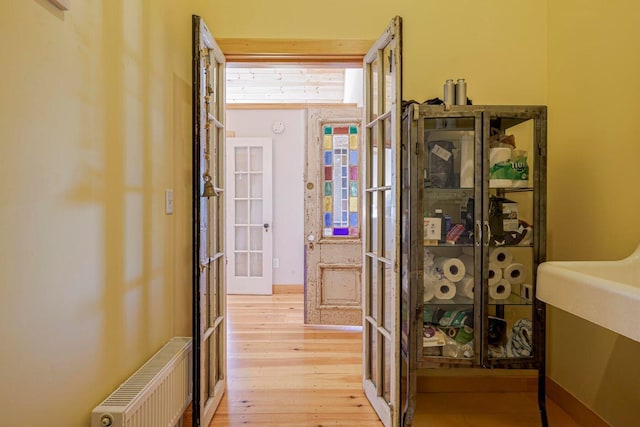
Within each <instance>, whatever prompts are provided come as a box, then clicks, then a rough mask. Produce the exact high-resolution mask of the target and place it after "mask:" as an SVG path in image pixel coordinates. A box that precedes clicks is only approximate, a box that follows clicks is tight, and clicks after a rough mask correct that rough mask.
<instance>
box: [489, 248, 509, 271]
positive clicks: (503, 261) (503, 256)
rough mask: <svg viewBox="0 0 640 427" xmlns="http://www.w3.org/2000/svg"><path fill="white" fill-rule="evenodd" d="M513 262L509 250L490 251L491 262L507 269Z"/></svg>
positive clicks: (495, 249) (494, 249)
mask: <svg viewBox="0 0 640 427" xmlns="http://www.w3.org/2000/svg"><path fill="white" fill-rule="evenodd" d="M512 261H513V254H512V253H511V252H509V250H508V249H507V248H493V249H491V250H490V251H489V262H490V263H494V264H495V265H497V266H498V267H500V268H505V267H506V266H508V265H509V264H511V262H512Z"/></svg>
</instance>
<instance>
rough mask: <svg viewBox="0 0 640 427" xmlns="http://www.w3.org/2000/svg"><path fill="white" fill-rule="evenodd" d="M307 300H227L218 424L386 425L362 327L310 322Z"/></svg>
mask: <svg viewBox="0 0 640 427" xmlns="http://www.w3.org/2000/svg"><path fill="white" fill-rule="evenodd" d="M303 304H304V301H303V295H302V294H278V295H273V296H240V295H229V296H228V297H227V314H228V322H229V323H228V325H227V326H228V329H227V330H228V334H229V336H228V340H227V345H228V346H229V347H228V348H227V354H228V367H227V369H228V375H229V376H228V386H227V392H226V394H225V396H224V397H223V399H222V402H221V404H220V407H219V408H218V411H217V413H216V415H215V417H214V419H213V422H212V423H211V424H210V427H219V426H239V425H249V426H263V427H264V426H283V427H286V426H291V427H293V426H296V427H300V426H319V425H322V426H328V425H332V426H356V425H357V426H362V427H368V426H376V427H377V426H382V424H381V423H380V422H379V421H378V417H377V416H376V414H375V413H374V411H373V409H371V406H369V403H368V401H367V399H366V398H365V397H364V393H363V392H362V368H361V367H362V361H361V354H362V341H361V338H360V336H361V335H360V330H359V329H357V328H326V327H314V326H306V327H305V326H304V325H303V311H304V305H303Z"/></svg>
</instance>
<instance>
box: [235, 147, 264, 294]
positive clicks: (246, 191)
mask: <svg viewBox="0 0 640 427" xmlns="http://www.w3.org/2000/svg"><path fill="white" fill-rule="evenodd" d="M226 164H227V183H228V184H227V200H226V201H227V206H228V208H227V236H229V241H228V242H227V245H228V249H227V256H228V259H229V263H228V265H227V273H228V274H227V293H228V294H253V295H271V293H272V289H273V283H272V282H273V267H272V262H273V261H272V258H273V230H272V228H271V224H272V216H273V213H272V212H273V210H272V203H273V197H272V176H273V175H272V140H271V138H228V139H227V163H226Z"/></svg>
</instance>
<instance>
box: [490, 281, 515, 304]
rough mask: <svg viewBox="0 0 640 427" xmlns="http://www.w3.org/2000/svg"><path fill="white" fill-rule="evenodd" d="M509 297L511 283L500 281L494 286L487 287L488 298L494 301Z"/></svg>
mask: <svg viewBox="0 0 640 427" xmlns="http://www.w3.org/2000/svg"><path fill="white" fill-rule="evenodd" d="M509 295H511V283H509V282H508V281H507V280H506V279H501V280H500V281H499V282H498V283H496V284H495V285H489V298H491V299H495V300H504V299H507V298H509Z"/></svg>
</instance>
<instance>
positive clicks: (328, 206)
mask: <svg viewBox="0 0 640 427" xmlns="http://www.w3.org/2000/svg"><path fill="white" fill-rule="evenodd" d="M332 207H333V200H331V197H327V196H325V197H324V211H325V212H331V210H332V209H331V208H332Z"/></svg>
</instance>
